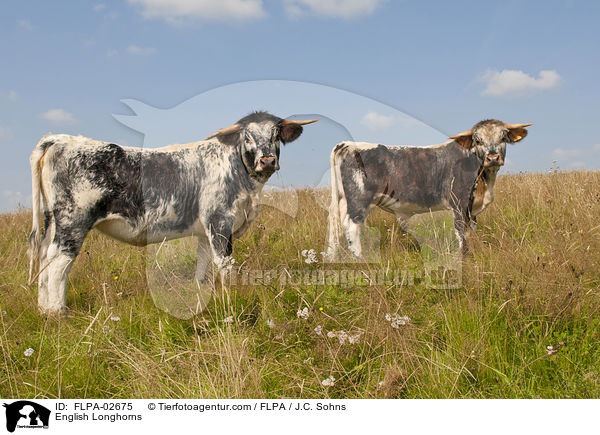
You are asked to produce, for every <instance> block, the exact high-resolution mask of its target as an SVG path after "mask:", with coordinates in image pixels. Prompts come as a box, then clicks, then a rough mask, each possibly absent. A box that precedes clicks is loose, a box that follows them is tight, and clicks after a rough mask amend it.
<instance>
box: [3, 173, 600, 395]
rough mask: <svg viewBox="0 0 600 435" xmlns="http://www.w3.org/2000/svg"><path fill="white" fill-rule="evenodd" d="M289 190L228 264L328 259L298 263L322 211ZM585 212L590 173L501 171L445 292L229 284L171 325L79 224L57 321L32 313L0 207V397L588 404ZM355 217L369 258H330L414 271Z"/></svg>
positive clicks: (598, 195)
mask: <svg viewBox="0 0 600 435" xmlns="http://www.w3.org/2000/svg"><path fill="white" fill-rule="evenodd" d="M288 195H289V193H288ZM298 197H299V204H298V207H299V210H298V213H297V217H296V218H292V217H290V216H288V215H286V214H284V213H282V212H280V211H279V210H277V209H274V208H270V207H263V209H262V213H261V216H260V218H259V219H258V222H256V223H255V224H254V225H253V226H252V228H251V229H250V231H249V232H248V233H247V234H246V235H245V236H244V237H243V238H242V239H240V240H237V241H236V242H235V244H234V257H235V260H236V267H239V266H243V267H244V268H247V269H250V270H256V269H260V270H264V269H271V270H276V271H278V273H282V274H288V276H292V275H293V274H294V271H298V270H302V271H314V272H318V271H320V270H331V269H335V268H336V267H337V268H339V267H340V266H339V265H338V266H336V265H327V264H323V263H322V262H320V261H317V262H315V263H310V264H308V263H306V261H305V260H306V258H307V255H306V253H305V255H302V251H303V250H308V249H314V250H315V251H316V253H317V259H320V258H321V257H320V255H319V254H318V253H319V251H322V250H324V247H325V234H326V219H327V214H326V211H325V210H323V209H322V208H321V207H318V206H316V203H315V200H314V197H313V195H311V194H310V192H309V191H300V192H298ZM599 216H600V172H553V173H548V174H526V175H510V176H503V177H500V178H499V179H498V182H497V187H496V201H495V202H494V204H493V205H492V206H491V208H490V209H488V210H487V211H486V212H484V214H483V215H481V216H480V217H479V221H478V224H479V228H478V231H477V233H476V234H473V235H471V236H470V238H469V240H468V245H469V248H470V253H469V254H468V255H467V256H466V257H465V258H464V259H463V262H462V270H463V274H462V284H461V286H460V288H458V289H452V290H443V289H439V288H433V287H432V286H430V285H426V284H424V283H419V282H416V283H415V284H413V285H409V284H406V283H403V284H397V285H385V284H380V285H339V284H337V285H336V284H327V283H326V284H322V283H317V284H314V283H310V282H308V283H305V282H303V281H302V280H290V281H288V283H287V284H286V285H280V283H279V282H278V281H272V282H270V283H264V284H261V283H260V282H259V283H256V284H255V285H232V286H230V287H229V289H228V291H226V292H223V291H221V290H219V291H218V292H217V295H216V297H215V299H214V300H213V302H212V303H211V304H210V306H209V307H208V310H207V311H205V312H204V313H203V314H201V315H198V316H196V317H194V318H192V319H188V320H183V319H179V318H176V317H173V316H171V315H169V314H167V313H165V312H164V311H162V310H159V309H158V308H157V307H156V306H155V304H154V300H153V295H152V292H150V291H149V290H148V288H149V286H148V274H147V269H146V264H147V259H146V257H145V250H142V249H140V248H135V247H130V246H126V245H123V244H118V243H116V242H114V241H112V240H110V239H108V238H106V237H104V236H101V235H99V234H98V233H96V232H94V233H92V234H91V235H90V236H89V237H88V239H87V240H86V243H85V245H84V247H83V249H82V252H81V254H80V255H79V257H78V259H77V261H76V263H75V265H74V267H73V270H72V272H71V275H70V278H69V289H68V296H67V303H68V308H69V316H68V317H67V318H46V317H44V316H41V315H40V314H39V313H38V311H37V290H36V288H35V286H34V287H33V288H29V287H27V285H26V281H27V270H28V260H27V255H26V249H27V246H26V239H27V236H28V233H29V231H30V226H31V215H30V212H29V211H21V212H18V213H14V214H6V215H1V216H0V228H1V229H2V232H1V233H0V252H1V257H0V262H1V264H0V352H1V353H0V396H1V397H4V398H8V397H21V398H23V397H29V398H57V397H62V398H158V397H160V398H177V397H188V398H217V397H218V398H259V397H267V398H537V397H542V398H593V397H595V398H598V397H600V312H599V309H600V287H599V284H600V219H599ZM368 224H369V225H370V226H371V227H373V228H374V229H377V230H378V232H379V234H381V239H380V242H381V250H382V258H381V261H380V264H370V265H368V266H365V265H349V266H346V267H348V268H356V269H364V268H365V267H368V268H369V269H372V270H379V269H384V270H386V271H393V270H416V271H418V270H420V269H422V267H423V259H422V256H421V252H420V249H419V246H418V244H417V242H416V241H415V239H413V238H412V237H410V236H408V235H405V234H403V233H402V232H401V231H399V230H398V229H397V227H396V225H395V221H394V219H393V217H392V216H391V215H386V214H385V213H383V212H380V211H376V212H375V213H373V214H372V216H371V217H370V218H369V222H368ZM181 243H182V245H181V246H187V245H185V243H186V242H185V241H183V242H181ZM194 256H195V253H194V250H193V246H192V245H190V247H189V252H188V253H187V254H185V255H182V256H180V257H181V258H177V259H176V260H177V261H178V264H180V265H181V267H182V268H183V269H189V268H190V267H193V262H194ZM367 281H368V280H367ZM395 315H397V316H398V317H396V318H400V319H401V321H394V316H395ZM405 316H406V317H405ZM390 319H391V320H390ZM319 332H320V334H319ZM28 350H29V351H28ZM323 381H325V382H323Z"/></svg>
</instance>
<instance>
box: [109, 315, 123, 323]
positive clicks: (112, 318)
mask: <svg viewBox="0 0 600 435" xmlns="http://www.w3.org/2000/svg"><path fill="white" fill-rule="evenodd" d="M110 320H112V321H113V322H118V321H119V320H121V318H120V317H119V316H112V317H111V318H110Z"/></svg>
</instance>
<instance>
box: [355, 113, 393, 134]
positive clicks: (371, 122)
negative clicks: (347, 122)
mask: <svg viewBox="0 0 600 435" xmlns="http://www.w3.org/2000/svg"><path fill="white" fill-rule="evenodd" d="M395 122H396V118H395V117H394V115H389V116H386V115H382V114H380V113H377V112H369V113H367V114H366V115H365V116H363V118H362V119H361V120H360V123H361V124H362V125H366V126H367V127H368V128H370V129H371V130H379V129H382V128H388V127H391V126H392V125H393V124H394V123H395Z"/></svg>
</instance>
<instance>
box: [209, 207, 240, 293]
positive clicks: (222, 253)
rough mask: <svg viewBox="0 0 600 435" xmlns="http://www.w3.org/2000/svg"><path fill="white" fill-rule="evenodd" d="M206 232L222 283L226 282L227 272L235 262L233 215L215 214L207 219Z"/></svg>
mask: <svg viewBox="0 0 600 435" xmlns="http://www.w3.org/2000/svg"><path fill="white" fill-rule="evenodd" d="M206 234H207V236H208V242H209V244H210V248H211V250H212V258H213V262H214V263H215V265H216V266H217V269H218V270H219V272H220V274H221V282H222V284H225V273H226V271H227V268H228V267H231V265H232V264H233V257H232V256H231V254H232V252H233V217H231V216H229V215H227V214H220V213H216V214H213V215H212V216H211V217H210V218H209V219H207V229H206Z"/></svg>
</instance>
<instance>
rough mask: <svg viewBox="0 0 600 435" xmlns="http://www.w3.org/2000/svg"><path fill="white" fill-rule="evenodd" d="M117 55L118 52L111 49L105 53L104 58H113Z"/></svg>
mask: <svg viewBox="0 0 600 435" xmlns="http://www.w3.org/2000/svg"><path fill="white" fill-rule="evenodd" d="M117 54H119V52H118V51H117V50H113V49H112V48H111V49H110V50H107V51H106V57H113V56H116V55H117Z"/></svg>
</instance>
